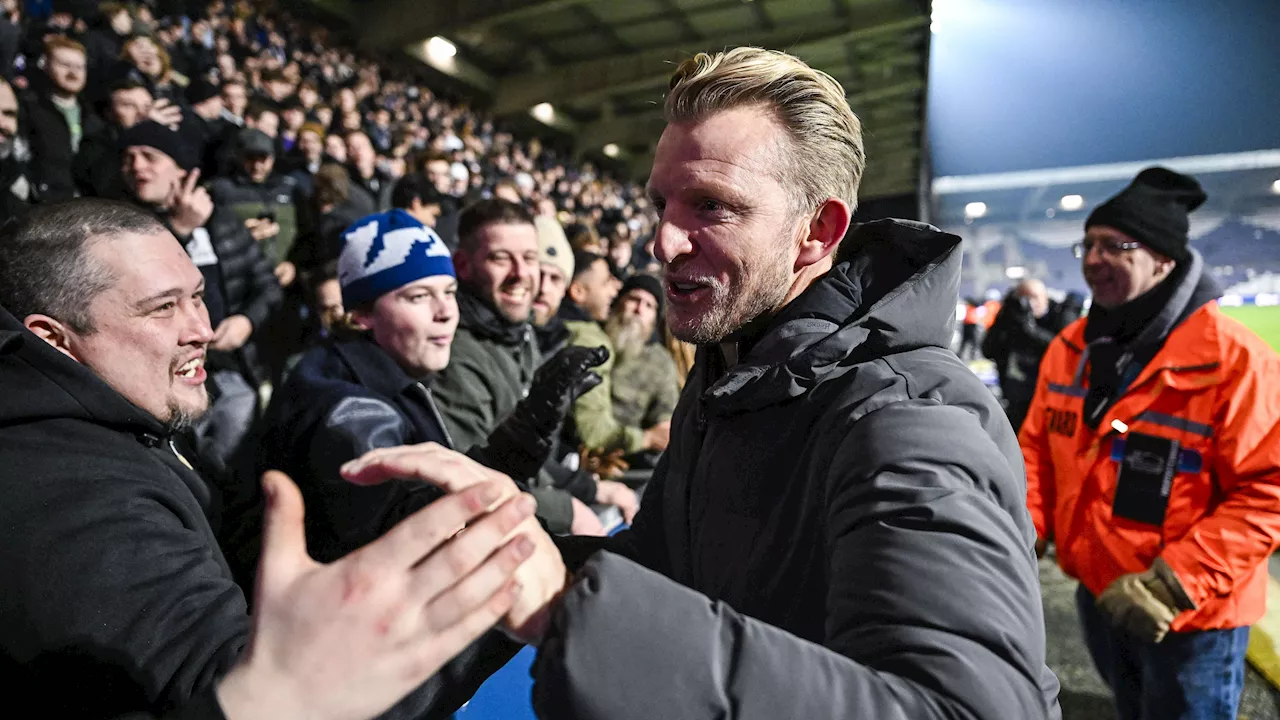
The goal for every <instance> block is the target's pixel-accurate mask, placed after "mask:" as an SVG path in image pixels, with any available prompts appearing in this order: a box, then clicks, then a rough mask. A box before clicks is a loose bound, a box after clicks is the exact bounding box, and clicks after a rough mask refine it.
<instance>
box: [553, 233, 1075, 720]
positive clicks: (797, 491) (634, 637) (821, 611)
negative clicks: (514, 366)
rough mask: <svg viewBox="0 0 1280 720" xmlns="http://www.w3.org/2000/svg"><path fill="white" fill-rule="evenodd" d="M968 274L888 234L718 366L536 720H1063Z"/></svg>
mask: <svg viewBox="0 0 1280 720" xmlns="http://www.w3.org/2000/svg"><path fill="white" fill-rule="evenodd" d="M960 257H961V254H960V239H959V238H957V237H955V236H953V235H946V234H943V233H940V232H937V231H934V230H933V229H931V228H928V227H927V226H921V225H912V224H904V223H897V222H893V221H881V222H877V223H870V224H868V225H865V226H862V227H861V228H859V229H858V231H856V232H855V233H854V234H853V235H852V236H851V237H849V238H848V239H846V240H845V244H844V247H843V248H842V250H841V255H840V257H838V258H837V263H836V266H835V268H834V269H833V270H832V271H830V272H829V273H828V274H827V275H825V276H824V277H823V278H821V279H820V280H818V281H817V282H816V283H815V284H814V285H812V286H811V287H810V288H809V289H808V290H807V291H805V292H804V293H803V294H802V295H801V296H800V297H799V298H797V299H796V300H795V301H793V302H792V303H791V304H789V305H788V306H787V307H786V308H785V309H783V310H782V312H781V313H780V314H779V315H778V316H777V317H775V318H774V319H773V320H772V321H771V322H770V323H769V326H768V327H767V328H766V329H765V331H764V333H763V336H762V337H760V338H759V340H758V341H757V342H755V343H754V345H753V346H750V347H746V348H744V349H743V355H742V358H741V360H740V362H739V363H738V364H736V365H734V366H733V367H732V368H727V367H726V366H725V363H724V361H723V358H722V357H721V353H720V351H719V349H718V347H704V348H702V349H701V350H700V351H699V355H698V360H697V363H696V364H695V366H694V368H693V371H692V373H691V374H690V376H689V381H688V384H687V385H686V386H685V388H684V392H683V395H682V396H681V398H680V403H679V405H678V407H677V409H676V413H675V417H674V418H673V421H672V429H671V445H670V447H669V448H668V450H667V453H666V455H665V456H664V458H663V460H662V461H661V462H660V464H659V467H658V468H657V470H656V471H655V473H654V479H653V481H652V484H651V486H650V488H649V489H648V490H647V491H646V495H645V503H644V505H643V508H642V509H641V511H640V515H639V517H638V518H637V520H636V524H635V527H634V529H633V530H631V531H629V532H626V533H623V534H622V535H621V536H619V537H617V538H614V539H613V540H612V542H608V544H607V547H608V549H611V550H613V551H615V552H617V553H619V554H621V555H623V556H625V557H629V558H631V559H630V560H628V559H625V558H624V557H620V556H619V554H614V553H613V552H605V553H599V554H597V555H596V556H595V557H594V558H592V559H591V560H590V561H589V562H588V563H587V565H586V566H585V568H584V569H583V570H582V571H581V572H580V573H579V576H578V582H577V583H576V584H575V585H574V586H573V587H572V589H570V590H569V591H568V592H567V593H566V596H565V598H564V600H563V602H562V604H561V606H560V609H559V612H558V614H557V615H556V617H555V619H554V622H553V629H552V632H551V633H550V635H549V636H548V639H547V640H546V642H544V644H543V645H542V647H541V649H540V653H539V657H538V660H537V663H536V665H535V670H534V674H535V677H536V684H535V688H534V701H535V706H536V707H537V709H538V711H539V717H542V718H547V719H549V720H559V719H560V718H574V719H576V720H581V719H583V718H609V719H610V720H628V719H629V718H682V720H699V719H700V718H707V719H710V718H733V719H734V720H775V719H776V718H811V717H812V718H817V717H823V718H877V719H881V718H883V719H886V720H887V719H889V718H912V719H913V720H928V719H937V720H942V719H943V718H947V719H951V718H966V719H967V720H977V719H979V718H980V719H982V720H1009V719H1011V718H1018V720H1045V719H1046V718H1056V717H1058V716H1059V710H1058V705H1057V697H1056V695H1057V689H1058V684H1057V680H1056V678H1054V677H1053V674H1052V673H1051V672H1050V671H1049V670H1048V668H1047V667H1046V665H1045V636H1044V620H1043V616H1042V609H1041V602H1040V585H1039V580H1038V575H1037V563H1036V557H1035V553H1034V551H1033V547H1032V546H1033V544H1034V540H1035V533H1034V530H1033V528H1032V525H1031V522H1030V518H1029V516H1028V513H1027V508H1026V485H1025V479H1024V475H1023V465H1022V459H1021V455H1020V453H1019V449H1018V444H1017V441H1016V439H1015V438H1014V435H1013V432H1012V430H1011V429H1010V427H1009V423H1008V421H1007V420H1006V419H1005V417H1004V413H1003V412H1001V410H1000V407H999V406H998V405H997V404H996V402H995V398H994V397H992V395H991V393H989V392H988V391H987V390H986V388H984V387H983V385H982V384H981V383H980V382H979V381H978V380H977V378H976V377H975V376H974V375H973V373H972V372H970V371H969V370H968V368H966V367H965V366H964V365H963V364H961V363H960V361H959V360H958V359H957V358H956V356H955V355H954V354H952V353H951V352H950V351H949V350H947V349H946V347H947V345H948V342H949V340H950V336H951V332H952V330H951V328H952V323H953V321H954V312H955V310H954V309H955V302H956V288H957V286H958V282H959V276H960ZM575 540H577V539H574V538H569V539H565V540H564V541H563V542H564V545H563V546H562V548H563V549H564V551H565V553H566V559H567V560H569V562H570V564H571V566H572V565H575V564H576V563H577V561H578V560H579V559H580V557H581V555H580V554H579V551H590V549H591V548H592V547H593V546H594V547H599V546H600V543H599V542H598V541H597V542H591V541H581V540H578V541H577V542H575ZM633 560H634V561H637V562H638V563H640V564H637V562H633ZM642 565H643V566H646V567H642ZM620 648H625V651H623V650H620Z"/></svg>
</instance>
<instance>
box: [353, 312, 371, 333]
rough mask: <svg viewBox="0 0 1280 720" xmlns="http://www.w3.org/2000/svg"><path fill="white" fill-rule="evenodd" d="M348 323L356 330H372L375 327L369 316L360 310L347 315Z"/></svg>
mask: <svg viewBox="0 0 1280 720" xmlns="http://www.w3.org/2000/svg"><path fill="white" fill-rule="evenodd" d="M347 323H348V324H349V325H350V326H351V327H352V328H354V329H356V330H372V329H373V325H372V323H371V322H370V318H369V316H368V314H366V313H364V312H361V311H360V310H352V311H351V312H349V313H347Z"/></svg>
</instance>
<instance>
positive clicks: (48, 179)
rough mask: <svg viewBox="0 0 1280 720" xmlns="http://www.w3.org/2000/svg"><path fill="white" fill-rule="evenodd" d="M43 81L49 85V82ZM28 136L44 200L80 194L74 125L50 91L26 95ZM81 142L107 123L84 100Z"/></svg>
mask: <svg viewBox="0 0 1280 720" xmlns="http://www.w3.org/2000/svg"><path fill="white" fill-rule="evenodd" d="M42 84H48V82H47V81H46V82H45V83H42ZM22 111H23V113H25V115H26V117H25V120H26V129H27V137H28V139H29V140H30V141H31V153H32V155H33V156H34V157H35V158H37V160H38V162H35V163H33V164H32V166H31V179H32V180H33V181H34V182H35V185H36V195H37V197H39V198H40V202H41V203H45V204H48V203H56V202H63V201H66V200H70V199H72V198H74V197H76V194H77V191H76V183H75V180H74V178H73V176H72V168H73V166H74V164H75V157H76V153H75V152H73V151H72V149H71V128H70V127H69V126H68V125H67V119H66V116H65V115H63V114H62V112H61V111H60V110H58V108H57V107H56V106H55V105H54V104H53V98H52V97H50V95H49V93H48V92H47V91H46V92H36V93H30V94H28V95H26V96H25V97H24V98H23V101H22ZM80 129H81V135H80V142H81V144H83V143H84V139H85V138H87V137H89V136H91V135H96V134H98V133H100V132H102V130H103V123H102V121H101V120H100V119H99V118H98V116H97V115H95V114H94V112H93V110H92V108H90V106H89V104H88V103H85V102H80Z"/></svg>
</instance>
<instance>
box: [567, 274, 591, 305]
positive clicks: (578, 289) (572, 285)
mask: <svg viewBox="0 0 1280 720" xmlns="http://www.w3.org/2000/svg"><path fill="white" fill-rule="evenodd" d="M565 294H566V295H568V296H569V299H570V300H572V301H573V304H574V305H581V304H582V303H583V301H584V300H586V299H587V288H586V286H584V285H583V284H582V283H580V282H578V281H577V280H573V281H570V282H569V287H568V288H567V289H566V290H565Z"/></svg>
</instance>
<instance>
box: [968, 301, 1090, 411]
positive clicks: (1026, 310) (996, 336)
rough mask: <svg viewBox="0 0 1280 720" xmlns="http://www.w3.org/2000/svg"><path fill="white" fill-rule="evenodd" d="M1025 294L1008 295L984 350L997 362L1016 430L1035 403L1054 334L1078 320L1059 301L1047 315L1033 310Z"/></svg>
mask: <svg viewBox="0 0 1280 720" xmlns="http://www.w3.org/2000/svg"><path fill="white" fill-rule="evenodd" d="M1026 302H1027V301H1026V299H1025V298H1018V297H1008V298H1005V302H1004V303H1003V304H1002V305H1001V307H1000V312H999V313H998V314H997V315H996V319H995V321H994V322H993V323H991V329H989V330H987V334H986V337H984V338H983V339H982V354H983V355H986V356H987V357H988V358H990V359H991V360H992V362H994V363H995V364H996V372H997V373H998V374H999V376H1000V392H1001V394H1002V395H1003V396H1004V406H1005V412H1006V413H1008V415H1009V423H1010V424H1012V425H1013V429H1014V431H1015V432H1016V431H1017V430H1018V428H1020V427H1022V420H1023V419H1024V418H1025V417H1026V416H1027V408H1029V407H1031V398H1032V397H1034V396H1035V393H1036V378H1038V377H1039V376H1040V360H1041V359H1042V358H1043V357H1044V354H1045V351H1046V350H1048V349H1049V343H1050V342H1053V338H1054V337H1055V336H1056V335H1057V334H1058V333H1060V332H1062V329H1063V328H1065V327H1066V326H1067V325H1069V324H1071V323H1072V322H1074V321H1075V320H1076V319H1077V318H1078V317H1079V316H1078V315H1077V316H1075V317H1071V316H1070V315H1069V314H1067V313H1064V312H1063V311H1062V310H1061V309H1060V308H1059V307H1058V306H1057V304H1056V303H1055V304H1054V306H1052V307H1050V309H1049V311H1048V312H1046V313H1045V314H1044V316H1043V317H1040V318H1037V317H1035V316H1034V315H1032V314H1031V309H1030V307H1029V306H1028V305H1027V304H1026Z"/></svg>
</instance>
